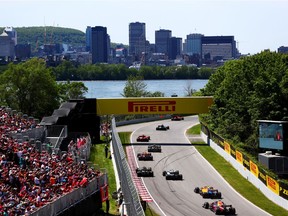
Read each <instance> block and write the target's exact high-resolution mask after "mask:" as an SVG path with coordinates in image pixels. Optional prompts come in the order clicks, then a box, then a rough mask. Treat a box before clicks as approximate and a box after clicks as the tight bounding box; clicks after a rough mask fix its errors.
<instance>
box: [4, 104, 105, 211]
mask: <svg viewBox="0 0 288 216" xmlns="http://www.w3.org/2000/svg"><path fill="white" fill-rule="evenodd" d="M82 102H83V101H72V102H68V103H64V104H62V105H61V107H60V108H59V109H58V110H55V111H54V113H53V114H52V116H50V117H44V118H43V119H42V121H41V122H39V120H38V119H35V118H33V117H29V116H27V115H26V114H22V113H19V112H17V111H15V110H11V109H10V108H7V107H1V108H0V215H37V216H41V215H84V214H83V212H85V211H86V212H87V211H88V212H89V211H90V212H89V213H91V212H93V211H95V209H96V208H99V207H100V206H101V203H102V202H103V201H105V200H106V199H107V197H108V192H107V191H108V190H107V187H108V180H107V175H106V173H105V172H103V171H100V170H97V169H95V168H93V166H90V164H89V161H88V159H89V155H90V147H91V143H92V142H93V141H95V140H97V139H100V138H99V135H98V134H97V131H99V130H100V129H99V125H98V124H99V118H98V117H97V116H96V114H95V111H94V113H93V112H90V111H89V109H88V108H87V107H85V105H87V103H82ZM88 103H89V101H88ZM88 119H89V120H88ZM92 121H93V123H92ZM77 126H78V129H77ZM96 128H98V129H96ZM90 132H92V133H90ZM91 134H92V137H91ZM99 134H100V133H99ZM103 191H104V192H105V191H106V192H107V193H103ZM87 200H89V202H92V203H94V205H93V207H91V208H90V209H89V208H86V207H83V209H84V210H83V209H81V208H80V210H78V211H74V212H73V213H71V208H73V207H75V206H76V205H79V204H81V203H83V202H86V203H87ZM84 205H85V204H84ZM90 206H91V205H90ZM81 211H82V212H81ZM67 212H68V213H67ZM77 212H78V213H77ZM88 212H87V215H88V214H89V213H88Z"/></svg>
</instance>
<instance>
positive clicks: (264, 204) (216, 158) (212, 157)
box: [187, 125, 288, 215]
mask: <svg viewBox="0 0 288 216" xmlns="http://www.w3.org/2000/svg"><path fill="white" fill-rule="evenodd" d="M195 127H196V128H195V129H192V128H190V129H189V130H187V133H189V134H199V133H200V130H199V133H198V125H197V126H195ZM199 127H200V125H199ZM191 131H196V132H197V133H190V132H191ZM195 147H196V149H197V150H198V151H199V153H200V154H201V155H202V156H203V157H204V158H206V160H207V161H208V162H209V163H210V164H211V165H212V166H213V167H214V168H215V169H216V170H217V171H218V172H219V173H220V174H221V175H222V176H223V177H224V178H225V180H226V181H227V182H228V183H229V184H230V185H231V186H232V187H233V188H234V189H235V190H236V191H238V192H239V193H240V194H241V195H242V196H243V197H245V198H246V199H248V200H250V201H251V202H252V203H254V204H255V205H257V206H258V207H260V208H261V209H263V210H265V211H267V212H268V213H270V214H272V215H288V211H287V210H285V209H283V208H282V207H280V206H278V205H276V204H275V203H273V202H272V201H270V200H269V199H268V198H267V197H266V196H265V195H264V194H263V193H262V192H261V191H260V190H258V189H257V188H256V187H255V186H254V185H253V184H252V183H250V182H249V181H248V180H246V179H245V178H244V177H243V176H242V175H241V174H240V173H239V172H238V171H237V170H236V169H234V167H233V166H232V165H231V164H230V163H228V162H227V161H226V160H225V159H224V158H223V157H221V156H220V155H219V154H218V153H217V152H215V151H214V150H213V149H212V148H211V147H209V146H207V145H206V146H204V145H203V146H201V145H197V146H195Z"/></svg>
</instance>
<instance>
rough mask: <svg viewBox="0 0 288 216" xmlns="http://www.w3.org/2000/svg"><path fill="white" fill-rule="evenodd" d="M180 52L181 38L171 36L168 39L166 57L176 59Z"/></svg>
mask: <svg viewBox="0 0 288 216" xmlns="http://www.w3.org/2000/svg"><path fill="white" fill-rule="evenodd" d="M181 52H182V38H177V37H171V38H169V39H168V58H169V59H170V60H174V59H176V57H177V56H179V55H181Z"/></svg>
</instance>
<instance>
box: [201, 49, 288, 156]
mask: <svg viewBox="0 0 288 216" xmlns="http://www.w3.org/2000/svg"><path fill="white" fill-rule="evenodd" d="M287 77H288V56H287V55H285V54H280V53H275V52H270V51H265V52H262V53H259V54H257V55H254V56H249V57H244V58H241V59H239V60H233V61H229V62H226V63H225V64H224V65H223V66H222V67H220V68H218V69H217V71H216V72H215V73H214V74H213V75H212V76H211V77H210V79H209V81H208V83H207V85H206V86H205V88H204V89H202V90H201V94H202V95H209V96H213V97H214V104H213V105H212V106H211V108H210V112H209V115H207V116H205V118H204V121H206V122H207V123H209V125H210V127H211V129H212V130H214V131H216V132H217V133H219V134H221V136H223V137H225V138H226V139H230V140H232V141H233V142H234V143H245V145H244V148H245V150H247V151H248V152H249V153H251V154H253V155H255V154H257V149H258V148H257V146H258V139H257V137H258V123H257V120H260V119H262V120H284V119H285V118H286V117H287V116H288V110H287V104H288V100H287V99H288V97H287V92H288V82H287V81H288V79H287Z"/></svg>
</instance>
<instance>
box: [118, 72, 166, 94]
mask: <svg viewBox="0 0 288 216" xmlns="http://www.w3.org/2000/svg"><path fill="white" fill-rule="evenodd" d="M146 89H147V84H146V83H144V81H143V77H141V76H129V77H128V79H127V82H126V84H125V87H124V89H123V94H121V95H122V96H123V97H164V93H163V92H160V91H156V92H149V91H147V90H146Z"/></svg>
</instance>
